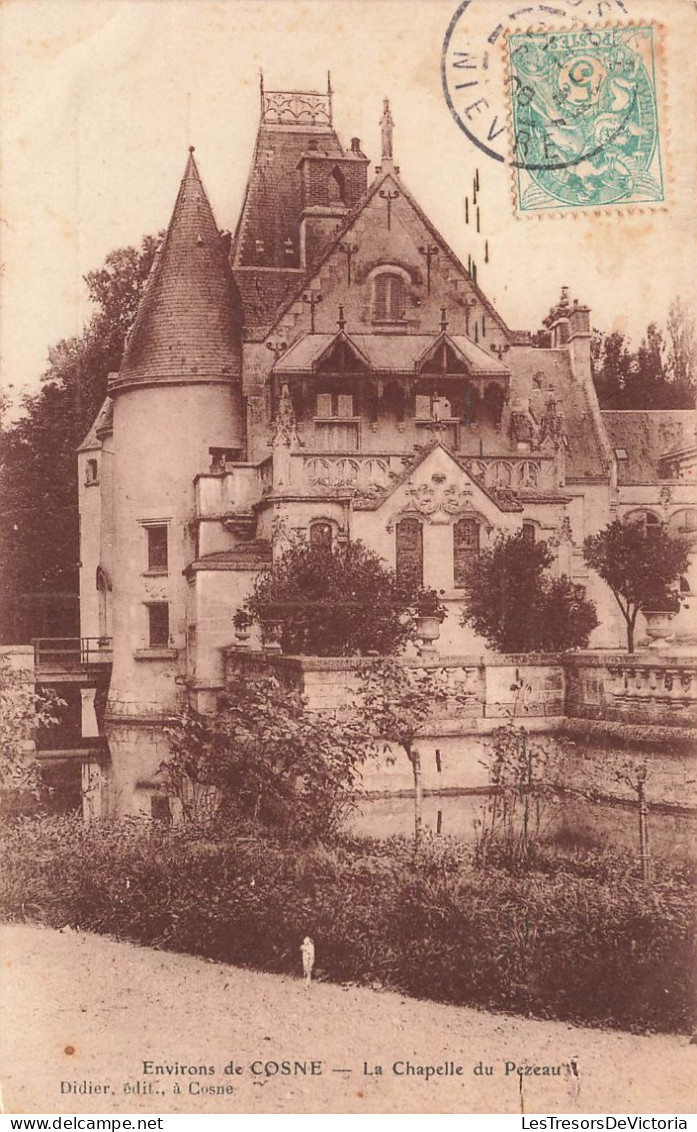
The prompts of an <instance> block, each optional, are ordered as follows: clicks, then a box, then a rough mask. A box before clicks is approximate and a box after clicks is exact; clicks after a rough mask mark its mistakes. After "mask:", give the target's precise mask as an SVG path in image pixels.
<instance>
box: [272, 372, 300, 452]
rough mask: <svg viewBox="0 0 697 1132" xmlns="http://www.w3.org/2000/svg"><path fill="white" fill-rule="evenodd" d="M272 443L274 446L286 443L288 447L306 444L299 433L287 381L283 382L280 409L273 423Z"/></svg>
mask: <svg viewBox="0 0 697 1132" xmlns="http://www.w3.org/2000/svg"><path fill="white" fill-rule="evenodd" d="M271 444H272V445H273V446H274V447H276V445H279V444H285V445H286V446H287V447H288V448H293V447H295V446H298V447H300V448H302V447H303V446H304V444H303V441H302V440H301V439H300V437H299V435H298V425H297V421H296V419H295V410H294V408H293V400H292V398H291V395H290V390H289V388H288V385H287V383H286V382H284V383H283V386H282V388H281V396H280V398H279V402H278V411H277V413H276V417H275V420H274V423H273V436H272V437H271Z"/></svg>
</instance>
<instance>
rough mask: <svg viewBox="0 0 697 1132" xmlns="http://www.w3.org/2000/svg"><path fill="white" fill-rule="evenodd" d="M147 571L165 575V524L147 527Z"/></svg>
mask: <svg viewBox="0 0 697 1132" xmlns="http://www.w3.org/2000/svg"><path fill="white" fill-rule="evenodd" d="M147 531H148V570H157V571H160V572H161V573H163V574H166V573H167V524H166V523H162V524H159V525H158V526H156V527H148V528H147Z"/></svg>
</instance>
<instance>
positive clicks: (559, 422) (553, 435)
mask: <svg viewBox="0 0 697 1132" xmlns="http://www.w3.org/2000/svg"><path fill="white" fill-rule="evenodd" d="M568 443H569V438H568V436H567V433H566V428H565V426H564V414H563V413H562V412H561V411H560V410H559V408H558V405H557V402H556V400H555V398H554V396H553V395H552V394H550V396H549V397H548V400H547V404H546V406H545V411H544V413H543V415H542V420H541V421H540V423H539V426H538V428H537V435H536V437H535V439H534V442H533V447H534V448H542V447H543V445H546V446H547V447H550V448H552V449H554V450H557V449H559V448H566V447H568Z"/></svg>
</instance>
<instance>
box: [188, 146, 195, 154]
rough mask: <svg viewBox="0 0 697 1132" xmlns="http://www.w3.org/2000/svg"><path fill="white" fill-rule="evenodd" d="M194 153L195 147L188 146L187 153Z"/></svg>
mask: <svg viewBox="0 0 697 1132" xmlns="http://www.w3.org/2000/svg"><path fill="white" fill-rule="evenodd" d="M195 152H196V146H195V145H190V146H189V153H195Z"/></svg>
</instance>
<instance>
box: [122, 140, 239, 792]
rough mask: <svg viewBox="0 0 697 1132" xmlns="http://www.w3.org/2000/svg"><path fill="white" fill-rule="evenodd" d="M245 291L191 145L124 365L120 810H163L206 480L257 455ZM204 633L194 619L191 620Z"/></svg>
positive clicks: (183, 662) (180, 686) (179, 694)
mask: <svg viewBox="0 0 697 1132" xmlns="http://www.w3.org/2000/svg"><path fill="white" fill-rule="evenodd" d="M240 310H241V308H240V301H239V295H238V292H237V289H236V286H235V283H234V281H233V278H232V274H231V271H230V267H229V264H228V261H227V254H226V247H225V244H224V241H223V239H222V238H221V235H220V233H219V230H218V227H217V225H216V223H215V219H214V217H213V212H212V210H211V206H210V204H209V201H208V198H207V197H206V194H205V191H204V189H203V185H202V184H201V179H200V176H199V173H198V169H197V167H196V162H195V161H194V156H193V149H192V150H191V151H190V154H189V160H188V162H187V166H186V170H185V172H184V177H183V178H182V182H181V186H180V189H179V193H178V196H177V200H176V204H175V206H174V212H173V214H172V219H171V220H170V223H169V227H168V229H167V233H166V235H165V237H164V240H163V242H162V245H161V247H160V249H159V251H158V253H157V256H156V258H155V261H154V263H153V266H152V270H151V272H150V276H149V278H148V280H147V283H146V286H145V289H144V292H143V297H142V300H141V303H140V307H139V310H138V314H137V316H136V319H135V322H134V325H133V328H132V330H131V333H130V335H129V337H128V341H127V343H126V351H125V354H124V358H123V363H122V365H121V369H120V371H119V373H118V374H117V375H115V376H114V377H113V379H112V381H111V383H110V387H109V392H110V395H111V397H112V398H113V401H114V433H113V450H114V456H113V498H112V501H111V503H112V506H111V512H112V515H113V526H112V531H113V550H114V554H113V593H112V609H113V616H112V636H113V669H112V677H111V685H110V690H109V700H108V704H107V709H106V715H105V730H106V735H107V739H108V742H109V750H110V753H111V764H112V766H111V774H110V781H109V810H110V812H111V813H113V814H124V813H147V814H150V813H156V812H157V808H158V806H162V805H163V804H165V803H163V800H162V796H161V794H159V793H158V780H157V771H158V767H159V765H160V763H161V761H162V760H163V758H166V757H167V744H166V741H165V739H164V736H163V732H162V721H163V718H164V717H166V716H167V714H168V712H169V711H171V709H172V708H175V707H176V706H177V704H178V703H179V702H180V701H181V695H182V678H183V674H184V670H185V654H186V646H187V639H186V638H187V582H186V580H185V578H184V576H183V573H182V571H183V570H184V569H185V568H186V566H188V565H189V563H190V562H191V561H192V560H193V559H194V558H195V556H196V548H195V546H194V540H193V537H192V534H191V530H192V519H193V517H194V490H195V489H194V478H195V476H196V475H197V474H198V473H200V472H204V471H207V470H208V468H209V465H210V462H211V455H210V450H211V449H217V450H218V456H219V455H220V450H223V451H224V452H225V453H229V454H230V458H231V459H241V458H243V456H244V448H245V435H244V411H243V403H242V389H241V333H240V322H241V315H240ZM191 631H195V630H193V629H192V630H191Z"/></svg>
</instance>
